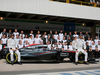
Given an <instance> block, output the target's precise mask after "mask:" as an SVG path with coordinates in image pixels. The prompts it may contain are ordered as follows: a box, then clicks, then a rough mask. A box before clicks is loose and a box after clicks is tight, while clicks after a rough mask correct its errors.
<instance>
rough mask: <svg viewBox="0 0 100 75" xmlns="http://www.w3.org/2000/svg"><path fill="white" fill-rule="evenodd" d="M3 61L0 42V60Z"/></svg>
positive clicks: (0, 42)
mask: <svg viewBox="0 0 100 75" xmlns="http://www.w3.org/2000/svg"><path fill="white" fill-rule="evenodd" d="M1 59H2V40H0V60H1Z"/></svg>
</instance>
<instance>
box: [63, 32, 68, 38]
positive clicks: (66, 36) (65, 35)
mask: <svg viewBox="0 0 100 75" xmlns="http://www.w3.org/2000/svg"><path fill="white" fill-rule="evenodd" d="M64 37H65V39H66V40H67V39H68V35H67V33H66V32H65V34H64Z"/></svg>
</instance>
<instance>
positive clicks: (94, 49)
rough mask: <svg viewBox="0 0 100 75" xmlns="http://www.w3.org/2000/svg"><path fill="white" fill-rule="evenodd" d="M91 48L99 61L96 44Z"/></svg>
mask: <svg viewBox="0 0 100 75" xmlns="http://www.w3.org/2000/svg"><path fill="white" fill-rule="evenodd" d="M91 47H92V53H94V55H95V58H96V59H98V50H97V46H96V45H95V43H94V42H92V45H91Z"/></svg>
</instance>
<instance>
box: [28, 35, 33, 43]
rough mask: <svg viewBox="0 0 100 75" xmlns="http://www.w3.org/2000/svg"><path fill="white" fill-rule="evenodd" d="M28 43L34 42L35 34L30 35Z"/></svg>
mask: <svg viewBox="0 0 100 75" xmlns="http://www.w3.org/2000/svg"><path fill="white" fill-rule="evenodd" d="M28 43H29V44H33V43H34V39H33V36H32V35H30V37H29V39H28Z"/></svg>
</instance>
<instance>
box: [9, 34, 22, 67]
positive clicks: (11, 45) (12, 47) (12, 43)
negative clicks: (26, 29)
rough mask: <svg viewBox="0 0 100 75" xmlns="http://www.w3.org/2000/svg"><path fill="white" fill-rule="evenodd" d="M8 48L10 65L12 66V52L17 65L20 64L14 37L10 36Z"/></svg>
mask: <svg viewBox="0 0 100 75" xmlns="http://www.w3.org/2000/svg"><path fill="white" fill-rule="evenodd" d="M8 47H9V52H10V54H11V55H10V58H11V64H12V65H13V64H14V57H13V54H14V52H15V53H16V54H17V55H18V64H21V57H20V52H19V51H18V48H17V44H16V41H15V40H14V35H12V36H11V39H9V41H8Z"/></svg>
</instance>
